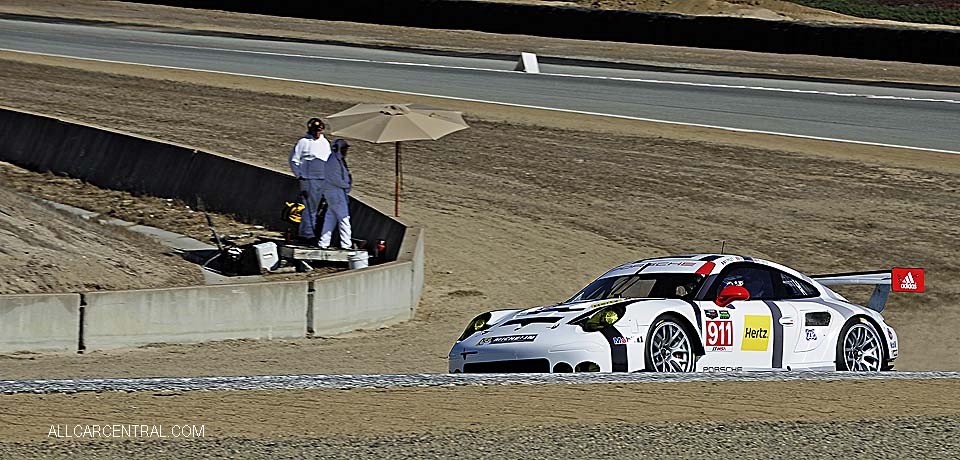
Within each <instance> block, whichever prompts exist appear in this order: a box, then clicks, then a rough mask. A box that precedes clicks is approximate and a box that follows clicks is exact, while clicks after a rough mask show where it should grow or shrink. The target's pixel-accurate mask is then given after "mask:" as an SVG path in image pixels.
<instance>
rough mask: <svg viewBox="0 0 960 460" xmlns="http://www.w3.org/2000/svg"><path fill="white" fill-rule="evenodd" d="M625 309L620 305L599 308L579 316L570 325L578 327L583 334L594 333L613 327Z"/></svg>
mask: <svg viewBox="0 0 960 460" xmlns="http://www.w3.org/2000/svg"><path fill="white" fill-rule="evenodd" d="M626 311H627V309H626V307H624V306H622V305H610V306H607V307H603V308H601V309H600V310H599V311H596V312H594V313H591V314H588V315H584V316H580V317H578V318H576V319H574V320H573V321H571V322H570V324H576V325H578V326H580V327H581V328H582V329H583V330H584V331H585V332H596V331H599V330H602V329H605V328H607V327H610V326H613V325H614V324H615V323H616V322H617V321H620V318H623V315H624V313H626Z"/></svg>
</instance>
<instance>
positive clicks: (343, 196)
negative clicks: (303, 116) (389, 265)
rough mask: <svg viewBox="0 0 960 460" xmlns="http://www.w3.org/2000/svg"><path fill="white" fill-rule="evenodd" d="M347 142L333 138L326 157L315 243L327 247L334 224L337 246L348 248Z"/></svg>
mask: <svg viewBox="0 0 960 460" xmlns="http://www.w3.org/2000/svg"><path fill="white" fill-rule="evenodd" d="M349 148H350V144H348V143H347V141H345V140H343V139H337V140H335V141H333V144H332V145H331V147H330V158H328V159H327V163H326V167H327V169H326V173H325V177H326V180H324V181H323V182H324V191H323V196H324V197H325V198H326V199H327V213H326V214H325V215H324V217H323V228H322V229H321V231H320V240H319V241H318V242H317V245H318V246H320V247H321V248H328V247H329V246H330V240H331V239H332V238H333V229H334V227H339V228H340V248H341V249H352V248H353V240H352V239H351V238H352V236H351V228H350V207H349V204H350V198H349V196H348V195H349V194H350V189H351V188H352V187H353V177H352V176H351V175H350V168H349V167H348V166H347V149H349Z"/></svg>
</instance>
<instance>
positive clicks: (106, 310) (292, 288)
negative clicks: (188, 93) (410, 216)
mask: <svg viewBox="0 0 960 460" xmlns="http://www.w3.org/2000/svg"><path fill="white" fill-rule="evenodd" d="M50 133H56V135H50ZM0 161H8V162H10V163H13V164H16V165H18V166H21V167H24V168H27V169H31V170H35V171H36V170H39V171H53V172H55V173H59V174H65V175H69V176H71V177H76V178H80V179H83V180H85V181H87V182H90V183H92V184H94V185H98V186H101V187H105V188H111V189H119V190H127V191H131V192H137V193H145V194H150V195H155V196H160V197H166V198H178V199H180V200H182V201H184V202H187V203H189V204H191V205H193V206H196V203H197V202H198V201H199V200H202V201H203V203H204V205H205V207H206V209H209V210H213V211H219V212H224V213H230V214H234V215H237V216H239V217H241V218H244V219H245V220H247V221H249V222H254V223H258V224H261V225H266V226H268V227H272V228H279V229H282V228H285V225H286V224H283V223H280V219H279V215H280V210H281V205H282V203H283V201H284V200H285V199H290V198H293V197H296V196H297V195H298V193H297V192H298V184H297V182H296V181H295V180H294V179H293V177H292V176H291V175H289V174H286V173H283V172H280V171H274V170H271V169H269V168H263V167H259V166H256V165H252V164H248V163H244V162H241V161H236V160H233V159H230V158H227V157H224V156H221V155H217V154H213V153H206V152H201V151H198V150H196V149H192V148H190V147H185V146H179V145H173V144H166V143H163V142H160V141H157V140H153V139H148V138H142V137H137V136H132V135H130V134H126V133H121V132H116V131H112V130H108V129H101V128H97V127H93V126H87V125H83V124H80V123H73V122H68V121H64V120H59V119H55V118H50V117H46V116H43V115H38V114H32V113H27V112H22V111H17V110H13V109H9V108H4V107H0ZM350 211H351V218H352V220H353V227H354V229H355V230H354V234H355V235H356V237H357V238H361V239H367V240H370V241H373V242H376V240H381V239H382V240H385V242H386V245H387V254H386V257H385V259H386V260H388V262H386V263H384V264H381V265H377V266H373V267H369V268H366V269H360V270H355V271H349V272H345V273H339V274H334V275H330V276H328V277H324V278H321V279H318V280H315V281H297V282H273V283H271V282H265V283H256V284H233V285H224V286H198V287H184V288H174V289H148V290H136V291H103V292H90V293H85V294H83V301H84V302H85V303H84V305H83V306H81V295H80V294H63V295H26V296H19V295H18V296H3V295H0V352H12V351H48V350H59V351H76V350H78V347H79V346H80V344H82V346H83V347H84V349H87V350H102V349H110V348H122V347H136V346H141V345H146V344H149V343H160V342H164V343H193V342H204V341H211V340H225V339H242V338H247V339H273V338H297V337H304V336H305V335H306V333H307V329H308V327H309V328H310V329H311V330H315V331H319V333H322V334H334V333H337V332H346V331H350V330H353V329H357V328H368V327H379V326H383V325H387V324H393V323H397V322H400V321H404V320H407V319H410V318H412V317H413V315H414V313H415V312H416V305H417V303H418V302H419V300H420V295H421V292H422V291H423V263H424V256H423V241H422V238H421V232H420V230H419V229H409V230H408V229H407V228H406V227H405V226H404V225H403V224H401V223H400V222H398V221H396V220H394V219H392V218H390V217H388V216H386V215H384V214H381V213H380V212H379V211H377V210H376V209H374V208H372V207H370V206H368V205H366V204H364V203H362V202H360V201H359V200H356V199H354V198H352V197H351V202H350ZM390 260H392V261H390ZM309 286H313V290H312V291H311V292H309V295H308V287H309ZM309 307H312V309H311V308H309ZM308 311H310V313H312V316H311V320H310V321H308ZM81 323H82V324H81Z"/></svg>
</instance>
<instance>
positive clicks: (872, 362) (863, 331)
mask: <svg viewBox="0 0 960 460" xmlns="http://www.w3.org/2000/svg"><path fill="white" fill-rule="evenodd" d="M884 362H885V360H884V344H883V339H881V338H880V334H879V333H878V332H877V328H875V327H874V326H873V324H870V322H869V321H867V320H866V318H863V317H856V318H852V319H850V321H848V322H847V324H845V325H844V326H843V329H841V330H840V335H839V336H838V339H837V370H838V371H854V372H880V371H881V370H883V366H884Z"/></svg>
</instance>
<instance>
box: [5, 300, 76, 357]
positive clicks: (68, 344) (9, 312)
mask: <svg viewBox="0 0 960 460" xmlns="http://www.w3.org/2000/svg"><path fill="white" fill-rule="evenodd" d="M79 342H80V295H79V294H49V295H48V294H34V295H4V296H0V353H9V352H16V351H76V349H77V344H78V343H79Z"/></svg>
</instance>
